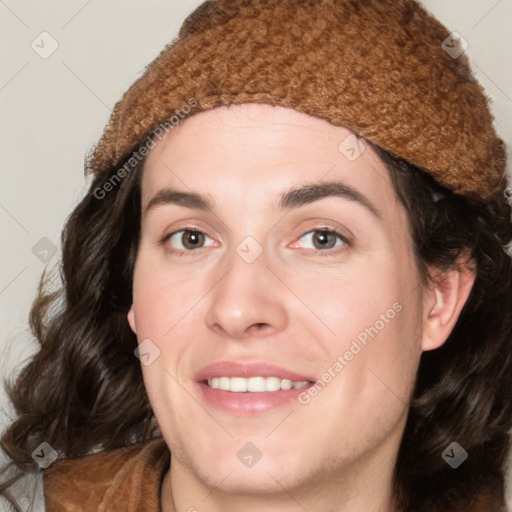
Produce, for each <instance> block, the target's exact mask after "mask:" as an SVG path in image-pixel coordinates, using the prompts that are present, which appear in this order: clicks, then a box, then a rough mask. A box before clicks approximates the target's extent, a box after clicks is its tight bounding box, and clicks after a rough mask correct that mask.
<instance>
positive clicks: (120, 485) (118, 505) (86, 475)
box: [44, 439, 170, 512]
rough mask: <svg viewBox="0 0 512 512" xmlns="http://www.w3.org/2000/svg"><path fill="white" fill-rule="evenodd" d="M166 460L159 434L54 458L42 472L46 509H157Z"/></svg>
mask: <svg viewBox="0 0 512 512" xmlns="http://www.w3.org/2000/svg"><path fill="white" fill-rule="evenodd" d="M169 462H170V455H169V450H168V448H167V445H166V444H165V442H164V441H163V440H162V439H155V440H152V441H148V442H146V443H143V444H136V445H133V446H128V447H126V448H120V449H118V450H112V451H105V452H99V453H95V454H92V455H88V456H86V457H81V458H77V459H64V460H60V461H57V462H55V463H54V464H53V465H52V466H50V467H49V468H48V469H47V470H45V472H44V497H45V505H46V512H114V511H115V512H119V511H122V512H142V511H143V512H160V511H161V503H160V491H161V486H162V480H163V477H164V475H165V473H166V472H167V470H168V468H169Z"/></svg>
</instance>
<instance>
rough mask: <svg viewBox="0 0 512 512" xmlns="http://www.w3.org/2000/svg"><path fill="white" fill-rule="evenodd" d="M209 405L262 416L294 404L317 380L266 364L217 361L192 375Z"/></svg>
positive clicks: (243, 413) (241, 414)
mask: <svg viewBox="0 0 512 512" xmlns="http://www.w3.org/2000/svg"><path fill="white" fill-rule="evenodd" d="M195 380H196V382H197V384H198V385H199V388H200V390H201V396H202V398H203V400H204V401H205V402H207V403H208V404H209V405H213V406H214V407H215V408H217V409H221V410H223V411H224V412H228V413H230V414H235V415H239V416H251V415H262V414H264V413H267V412H270V411H272V410H275V409H277V408H280V407H283V406H285V405H287V404H288V405H290V404H291V405H293V402H294V401H297V399H298V397H299V395H300V393H302V392H304V391H305V390H307V389H308V388H309V387H311V386H313V385H314V384H315V382H316V379H315V378H313V377H311V376H308V375H303V374H300V373H298V372H295V371H292V370H288V369H285V368H281V367H278V366H276V365H273V364H268V363H255V362H250V363H249V362H232V361H220V362H216V363H212V364H210V365H207V366H206V367H204V368H203V369H202V370H201V371H200V372H198V374H197V375H196V376H195Z"/></svg>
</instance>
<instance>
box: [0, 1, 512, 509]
mask: <svg viewBox="0 0 512 512" xmlns="http://www.w3.org/2000/svg"><path fill="white" fill-rule="evenodd" d="M447 41H448V43H447ZM456 47H457V46H456V42H455V40H454V39H453V35H452V34H450V32H449V31H448V30H447V29H446V28H445V27H443V26H442V25H441V24H440V23H439V22H438V21H437V20H436V19H435V18H433V17H432V16H431V15H430V14H428V13H427V11H425V9H424V8H423V7H422V6H421V5H420V4H419V3H418V2H416V1H415V0H398V1H391V0H364V1H361V0H357V1H356V0H310V1H307V2H296V1H292V0H279V1H277V0H213V1H207V2H204V3H203V4H202V5H201V6H199V7H198V8H197V9H196V10H195V11H194V12H193V13H192V14H191V15H190V16H189V17H188V18H187V19H186V20H185V22H184V23H183V25H182V27H181V29H180V33H179V36H178V37H177V38H176V39H175V40H174V41H172V42H171V43H170V44H168V45H167V46H166V47H165V48H164V49H163V50H162V52H161V53H160V54H159V55H158V56H157V58H156V59H155V60H154V61H153V62H152V63H151V64H150V65H149V66H148V67H147V69H146V71H145V73H144V74H143V75H142V76H141V77H140V78H139V79H138V80H137V81H136V82H135V83H134V84H133V85H132V86H131V87H130V88H129V89H128V90H127V91H126V92H125V94H124V95H123V97H122V98H121V100H120V101H119V102H118V103H117V104H116V106H115V108H114V110H113V113H112V116H111V118H110V121H109V123H108V125H107V127H106V128H105V131H104V133H103V135H102V137H101V139H100V140H99V142H98V144H97V145H96V146H95V148H94V150H93V152H92V153H91V154H90V155H89V158H88V160H87V166H86V171H87V172H88V173H90V174H91V175H92V176H93V181H92V183H91V185H90V187H89V189H88V192H87V193H86V195H85V197H84V198H83V199H82V201H81V202H80V203H79V204H78V206H77V207H76V208H75V209H74V211H73V212H72V214H71V216H70V217H69V219H68V221H67V223H66V226H65V228H64V231H63V235H62V240H63V253H62V262H61V275H62V286H61V287H60V288H57V289H49V284H50V283H48V282H47V281H45V279H44V276H43V279H42V282H41V286H40V289H39V293H38V296H37V297H36V299H35V301H34V304H33V307H32V310H31V315H30V321H31V326H32V329H33V332H34V334H35V336H36V337H37V339H38V340H39V342H40V344H41V348H40V350H39V352H38V353H37V354H36V355H35V356H34V357H33V359H32V360H31V362H30V363H29V364H28V365H27V366H26V368H25V369H24V370H23V372H22V373H21V374H20V375H19V376H18V377H17V378H16V379H15V381H14V382H13V383H12V385H11V387H10V396H11V399H12V401H13V404H14V406H15V408H16V411H17V414H18V417H17V419H16V420H15V421H14V422H13V423H12V424H11V425H10V427H9V428H8V429H7V430H6V432H5V433H4V434H3V437H2V447H3V450H4V451H5V452H6V454H7V455H8V456H9V457H10V458H11V460H12V465H14V466H16V467H17V468H18V469H19V471H20V472H21V473H27V472H31V471H32V472H38V474H41V475H42V477H43V486H44V497H45V503H46V510H48V511H49V512H59V511H71V510H73V511H78V510H80V511H92V510H94V511H96V510H101V511H104V512H107V511H113V510H124V511H148V512H153V511H154V512H157V511H163V512H171V511H172V512H174V511H180V512H181V511H188V512H192V511H204V512H214V511H219V510H242V509H243V510H245V511H251V510H254V511H255V510H262V509H264V510H267V511H281V512H283V511H288V510H290V511H291V510H300V509H302V510H307V511H309V512H314V511H326V510H329V511H332V512H347V511H351V512H355V511H365V512H377V511H380V512H383V511H386V512H388V511H389V512H391V511H393V512H397V511H400V512H412V511H414V512H427V511H435V512H440V511H450V512H456V511H461V512H462V511H471V512H477V511H486V512H489V511H492V512H495V511H496V512H497V511H505V510H506V505H505V500H504V487H505V463H506V457H507V453H508V450H509V448H510V435H509V432H510V429H511V427H512V402H511V397H510V380H511V377H512V352H511V347H510V339H511V335H512V262H511V257H510V255H509V254H508V253H507V250H506V246H507V244H508V243H510V241H511V240H512V224H511V208H510V205H509V204H508V202H507V195H508V192H509V191H510V189H509V188H508V187H507V181H506V178H505V175H504V169H505V163H506V158H505V145H504V143H503V141H502V140H501V139H500V138H499V137H498V135H497V134H496V132H495V129H494V127H493V118H492V116H491V114H490V112H489V109H488V106H487V99H486V97H485V94H484V92H483V89H482V87H481V86H480V84H479V83H478V82H477V81H476V80H475V78H474V77H473V75H472V73H471V71H470V67H469V62H468V59H467V57H466V56H465V55H464V54H463V53H460V52H454V50H453V49H454V48H456ZM21 473H20V474H21ZM18 477H19V475H18V476H14V477H12V478H10V479H9V480H6V481H5V483H4V484H3V485H2V494H3V496H4V497H5V498H6V499H7V500H9V499H10V502H11V504H12V506H13V507H16V503H15V501H16V500H15V499H14V498H13V495H12V493H11V492H10V490H9V489H10V488H11V486H12V485H13V483H14V481H15V480H16V478H18ZM18 508H19V507H18Z"/></svg>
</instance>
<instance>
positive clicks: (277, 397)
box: [198, 382, 313, 416]
mask: <svg viewBox="0 0 512 512" xmlns="http://www.w3.org/2000/svg"><path fill="white" fill-rule="evenodd" d="M198 385H199V387H200V389H201V392H202V394H203V397H204V399H205V400H206V401H207V402H208V403H209V404H211V405H213V406H214V407H217V408H218V409H222V410H224V411H227V412H230V413H234V414H239V415H241V416H253V415H257V414H262V413H265V412H268V411H271V410H273V409H277V408H278V407H282V406H283V405H285V404H288V403H289V402H292V401H293V400H296V401H297V400H298V396H299V395H300V394H301V393H302V392H304V391H307V390H308V389H309V388H310V387H311V386H312V385H313V384H309V385H308V386H305V387H303V388H299V389H286V390H284V389H281V390H279V391H266V392H262V393H250V392H243V393H242V392H240V393H236V392H233V391H224V390H222V389H213V388H211V387H210V386H208V385H206V384H205V383H203V382H198Z"/></svg>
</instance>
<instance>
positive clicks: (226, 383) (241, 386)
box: [206, 376, 310, 393]
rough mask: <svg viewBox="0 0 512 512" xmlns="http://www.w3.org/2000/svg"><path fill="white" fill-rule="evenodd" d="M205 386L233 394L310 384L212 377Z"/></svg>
mask: <svg viewBox="0 0 512 512" xmlns="http://www.w3.org/2000/svg"><path fill="white" fill-rule="evenodd" d="M206 382H207V384H208V386H209V387H210V388H212V389H220V390H223V391H232V392H233V393H244V392H248V393H265V392H269V391H280V390H289V389H300V388H304V387H306V386H307V385H308V384H310V382H309V381H307V380H305V381H304V380H302V381H292V380H290V379H281V378H279V377H259V376H258V377H249V378H245V377H213V378H211V379H207V381H206Z"/></svg>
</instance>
